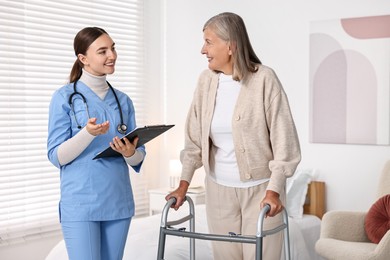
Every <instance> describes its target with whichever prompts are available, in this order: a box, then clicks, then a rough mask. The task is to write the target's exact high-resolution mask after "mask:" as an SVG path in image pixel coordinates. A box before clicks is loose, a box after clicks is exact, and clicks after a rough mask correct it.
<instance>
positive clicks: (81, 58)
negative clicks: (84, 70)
mask: <svg viewBox="0 0 390 260" xmlns="http://www.w3.org/2000/svg"><path fill="white" fill-rule="evenodd" d="M77 58H78V59H79V61H80V62H81V63H82V64H84V66H85V65H88V64H89V63H88V59H87V56H85V55H84V54H77Z"/></svg>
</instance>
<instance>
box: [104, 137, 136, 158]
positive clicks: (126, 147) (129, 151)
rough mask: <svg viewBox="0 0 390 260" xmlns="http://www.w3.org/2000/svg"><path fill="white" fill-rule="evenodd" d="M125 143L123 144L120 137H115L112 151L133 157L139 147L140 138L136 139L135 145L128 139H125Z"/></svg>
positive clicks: (111, 144) (111, 143)
mask: <svg viewBox="0 0 390 260" xmlns="http://www.w3.org/2000/svg"><path fill="white" fill-rule="evenodd" d="M123 141H124V142H122V141H121V139H120V138H119V137H118V136H115V137H114V138H113V139H112V142H110V146H111V148H112V150H114V151H116V152H118V153H121V154H122V155H123V156H124V157H130V156H133V154H134V153H135V149H136V147H137V143H138V137H136V138H135V139H134V141H133V143H131V142H130V141H129V139H127V138H126V137H124V138H123Z"/></svg>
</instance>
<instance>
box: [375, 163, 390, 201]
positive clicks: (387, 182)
mask: <svg viewBox="0 0 390 260" xmlns="http://www.w3.org/2000/svg"><path fill="white" fill-rule="evenodd" d="M387 194H390V160H388V161H387V162H386V164H385V166H384V167H383V170H382V173H381V176H380V178H379V186H378V195H377V198H378V199H379V198H381V197H382V196H384V195H387Z"/></svg>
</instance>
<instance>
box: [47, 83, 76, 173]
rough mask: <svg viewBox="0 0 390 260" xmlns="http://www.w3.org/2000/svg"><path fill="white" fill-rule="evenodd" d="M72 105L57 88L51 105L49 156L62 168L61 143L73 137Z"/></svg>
mask: <svg viewBox="0 0 390 260" xmlns="http://www.w3.org/2000/svg"><path fill="white" fill-rule="evenodd" d="M71 135H72V132H71V118H70V106H69V104H68V102H67V100H66V98H65V97H64V96H62V95H61V93H60V92H59V91H58V90H57V91H56V92H55V93H54V94H53V97H52V99H51V102H50V106H49V123H48V138H47V157H48V159H49V161H50V162H51V163H52V164H53V165H54V166H56V167H57V168H60V167H61V165H60V163H59V161H58V156H57V150H58V147H59V145H60V144H62V143H63V142H65V141H66V140H68V139H69V138H71Z"/></svg>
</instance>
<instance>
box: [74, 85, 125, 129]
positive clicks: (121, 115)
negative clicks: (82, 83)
mask: <svg viewBox="0 0 390 260" xmlns="http://www.w3.org/2000/svg"><path fill="white" fill-rule="evenodd" d="M106 82H107V84H108V86H109V87H110V89H111V91H112V93H114V97H115V100H116V103H117V105H118V109H119V115H120V117H121V123H120V124H119V125H118V126H117V130H118V132H119V133H121V134H126V130H127V125H126V124H124V123H123V114H122V107H121V104H120V103H119V99H118V96H117V95H116V93H115V90H114V88H113V87H112V86H111V84H110V83H109V82H108V81H106ZM76 84H77V80H76V81H75V82H74V84H73V93H72V94H71V95H70V96H69V105H70V107H71V109H72V111H73V114H74V119H75V121H76V124H77V128H78V129H81V125H80V124H79V122H78V121H77V118H76V113H75V111H74V107H73V100H72V99H73V97H74V96H75V95H79V96H80V97H81V99H82V100H83V102H84V106H85V110H86V111H87V116H88V118H90V116H89V111H88V105H87V99H86V98H85V97H84V95H83V94H81V93H80V92H78V91H77V90H76Z"/></svg>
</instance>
